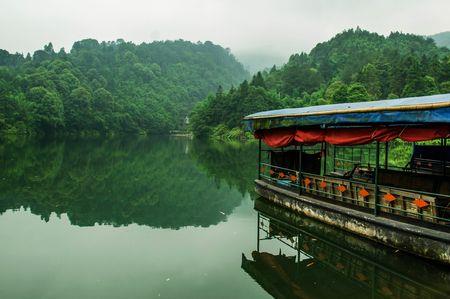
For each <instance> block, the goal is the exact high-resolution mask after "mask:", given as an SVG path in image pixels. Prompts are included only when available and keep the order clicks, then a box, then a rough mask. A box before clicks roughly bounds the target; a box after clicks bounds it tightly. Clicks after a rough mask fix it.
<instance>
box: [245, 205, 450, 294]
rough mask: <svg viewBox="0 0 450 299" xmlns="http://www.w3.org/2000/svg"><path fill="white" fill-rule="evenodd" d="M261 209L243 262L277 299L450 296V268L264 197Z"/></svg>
mask: <svg viewBox="0 0 450 299" xmlns="http://www.w3.org/2000/svg"><path fill="white" fill-rule="evenodd" d="M255 209H256V211H257V212H258V229H257V246H256V250H255V251H253V252H252V253H251V256H252V259H250V258H247V256H246V255H245V254H242V265H241V267H242V269H244V271H245V272H247V273H248V274H249V275H250V276H251V277H252V278H253V279H254V280H255V281H256V282H257V283H258V284H260V285H261V287H262V288H264V289H265V290H266V291H267V292H268V293H269V294H270V295H272V296H273V297H275V298H352V299H355V298H402V299H403V298H421V299H423V298H450V270H449V269H448V268H445V267H443V266H441V265H436V264H433V263H430V262H428V261H426V260H423V259H420V258H416V257H414V256H411V255H408V254H406V253H402V252H401V251H399V250H395V249H391V248H388V247H385V246H383V245H378V244H376V243H373V242H371V241H366V240H363V239H360V238H359V237H356V236H354V235H352V234H349V233H346V232H344V231H342V230H338V229H335V228H333V227H331V226H328V225H325V224H322V223H319V222H317V221H314V220H312V219H310V218H306V217H302V216H300V215H298V214H295V213H292V212H290V211H288V210H285V209H282V208H280V207H276V206H273V205H271V204H268V203H267V202H266V201H265V200H264V199H257V200H256V201H255ZM264 250H268V251H269V252H266V251H264Z"/></svg>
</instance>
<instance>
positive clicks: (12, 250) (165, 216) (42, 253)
mask: <svg viewBox="0 0 450 299" xmlns="http://www.w3.org/2000/svg"><path fill="white" fill-rule="evenodd" d="M0 162H1V169H0V240H1V246H0V265H1V267H0V297H1V298H272V297H277V298H305V297H308V298H342V297H343V296H345V297H349V296H352V297H354V298H445V297H447V296H450V288H449V285H450V284H449V282H450V271H449V269H445V268H442V267H441V266H438V265H434V264H431V263H429V262H427V261H424V260H422V259H419V258H415V257H412V256H409V255H407V254H402V253H401V252H398V251H397V250H394V249H391V248H387V247H384V246H381V245H378V244H374V243H372V242H369V241H365V240H362V239H359V238H357V237H355V236H353V235H350V234H348V233H345V232H342V231H338V230H335V229H333V228H331V227H328V226H326V225H323V224H320V223H317V222H314V221H312V220H310V219H306V218H303V217H300V216H298V215H294V214H292V213H290V212H288V211H286V210H283V209H280V208H277V207H274V206H272V205H268V204H267V202H265V201H264V200H262V199H259V198H257V196H256V194H255V193H254V192H253V191H252V190H253V179H254V178H255V177H256V175H257V173H256V171H257V168H256V163H257V145H254V144H253V145H252V144H250V145H238V144H231V145H223V144H217V143H207V142H201V141H195V140H189V139H185V138H169V137H152V138H144V137H142V138H137V137H135V138H122V139H117V138H116V139H107V140H106V139H81V140H80V139H78V140H77V139H67V140H53V141H26V140H25V141H16V142H4V143H2V144H0Z"/></svg>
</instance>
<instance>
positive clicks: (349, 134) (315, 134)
mask: <svg viewBox="0 0 450 299" xmlns="http://www.w3.org/2000/svg"><path fill="white" fill-rule="evenodd" d="M255 137H256V138H258V139H261V140H262V141H264V143H265V144H267V145H268V146H270V147H284V146H288V145H294V144H308V145H311V144H316V143H320V142H327V143H330V144H334V145H360V144H367V143H371V142H373V141H379V142H388V141H391V140H393V139H395V138H400V139H401V140H403V141H407V142H416V141H427V140H433V139H439V138H450V125H432V126H429V127H410V126H394V127H374V128H333V129H320V128H315V129H298V130H295V129H292V128H280V129H270V130H259V131H256V132H255Z"/></svg>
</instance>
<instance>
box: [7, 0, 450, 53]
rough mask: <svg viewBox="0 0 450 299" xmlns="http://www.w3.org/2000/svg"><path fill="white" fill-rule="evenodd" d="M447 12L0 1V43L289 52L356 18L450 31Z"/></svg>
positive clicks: (439, 4)
mask: <svg viewBox="0 0 450 299" xmlns="http://www.w3.org/2000/svg"><path fill="white" fill-rule="evenodd" d="M449 12H450V1H448V0H427V1H425V0H409V1H406V0H390V1H389V0H378V1H376V0H373V1H369V0H366V1H364V0H333V1H332V0H327V1H324V0H315V1H309V0H270V1H269V0H126V1H119V0H76V1H75V0H0V48H2V49H6V50H8V51H10V52H16V51H17V52H23V53H26V52H33V51H34V50H36V49H40V48H42V47H43V45H44V44H46V43H48V42H50V41H51V42H52V43H53V45H54V47H55V48H56V49H59V48H60V47H65V48H66V50H70V48H71V46H72V43H73V42H74V41H76V40H80V39H83V38H88V37H90V38H95V39H98V40H116V39H118V38H123V39H125V40H131V41H133V42H136V43H140V42H143V41H145V42H149V41H152V40H162V39H179V38H182V39H185V40H191V41H199V40H200V41H205V40H211V41H213V42H214V43H218V44H221V45H223V46H224V47H229V48H231V49H232V51H233V53H235V54H237V56H240V55H242V56H246V55H247V56H248V55H256V54H258V55H261V56H273V57H288V56H289V54H291V53H295V52H300V51H309V50H310V49H311V48H312V47H313V46H314V45H315V44H316V43H318V42H321V41H325V40H327V39H329V38H330V37H332V36H333V35H335V34H336V33H338V32H340V31H342V30H344V29H347V28H351V27H356V26H358V25H359V26H360V27H361V28H364V29H368V30H370V31H376V32H379V33H382V34H388V33H389V32H391V31H403V32H408V33H416V34H423V35H428V34H433V33H438V32H442V31H447V30H450V17H449ZM274 59H275V58H274Z"/></svg>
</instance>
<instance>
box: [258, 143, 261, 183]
mask: <svg viewBox="0 0 450 299" xmlns="http://www.w3.org/2000/svg"><path fill="white" fill-rule="evenodd" d="M260 179H261V139H259V145H258V180H260Z"/></svg>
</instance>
